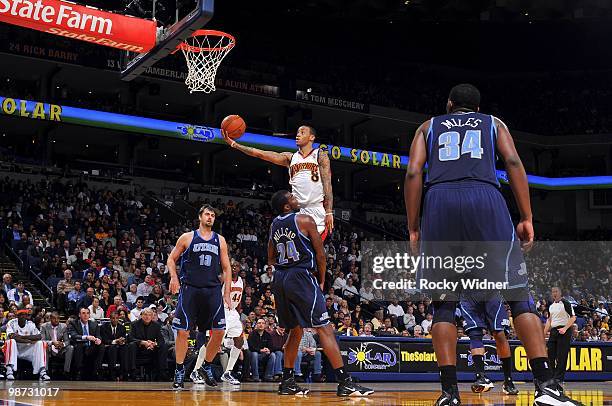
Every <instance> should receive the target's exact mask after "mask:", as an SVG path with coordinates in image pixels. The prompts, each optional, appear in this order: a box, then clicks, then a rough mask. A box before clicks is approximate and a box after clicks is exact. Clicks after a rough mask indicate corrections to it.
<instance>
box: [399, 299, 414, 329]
mask: <svg viewBox="0 0 612 406" xmlns="http://www.w3.org/2000/svg"><path fill="white" fill-rule="evenodd" d="M401 323H403V324H404V328H405V329H406V330H408V331H409V332H410V333H412V330H413V329H414V326H415V325H416V320H415V318H414V307H412V306H408V308H407V309H406V313H404V316H403V317H402V319H401Z"/></svg>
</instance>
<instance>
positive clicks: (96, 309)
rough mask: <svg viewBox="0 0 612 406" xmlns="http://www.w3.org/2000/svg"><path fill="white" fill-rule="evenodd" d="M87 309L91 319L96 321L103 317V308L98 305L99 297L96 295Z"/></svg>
mask: <svg viewBox="0 0 612 406" xmlns="http://www.w3.org/2000/svg"><path fill="white" fill-rule="evenodd" d="M90 289H91V288H90ZM88 309H89V314H90V317H91V319H92V320H94V321H97V320H100V319H103V318H104V310H103V309H102V308H101V307H100V299H98V298H97V297H94V298H93V301H92V302H91V304H90V305H89V307H88Z"/></svg>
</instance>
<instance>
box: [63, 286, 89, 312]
mask: <svg viewBox="0 0 612 406" xmlns="http://www.w3.org/2000/svg"><path fill="white" fill-rule="evenodd" d="M84 297H85V292H83V290H82V289H81V281H75V282H74V289H72V291H70V292H69V293H68V296H67V298H66V304H67V306H68V309H67V310H68V311H69V312H70V313H71V314H74V313H75V312H76V309H77V304H78V303H79V302H80V301H81V300H82V299H83V298H84Z"/></svg>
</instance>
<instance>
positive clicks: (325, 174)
mask: <svg viewBox="0 0 612 406" xmlns="http://www.w3.org/2000/svg"><path fill="white" fill-rule="evenodd" d="M319 151H320V152H319V174H320V175H321V182H322V183H323V196H324V197H323V207H324V208H325V227H326V228H327V230H328V231H332V230H333V229H334V216H333V214H332V211H333V209H334V194H333V192H332V174H331V163H330V161H329V155H328V154H327V151H323V150H319Z"/></svg>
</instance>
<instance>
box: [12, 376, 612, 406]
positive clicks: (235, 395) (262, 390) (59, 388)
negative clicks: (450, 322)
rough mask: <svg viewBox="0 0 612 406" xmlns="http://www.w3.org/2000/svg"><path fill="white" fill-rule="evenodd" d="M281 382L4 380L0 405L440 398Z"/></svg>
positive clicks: (391, 403)
mask: <svg viewBox="0 0 612 406" xmlns="http://www.w3.org/2000/svg"><path fill="white" fill-rule="evenodd" d="M277 385H278V384H269V383H258V384H255V383H250V384H248V383H245V384H243V385H242V386H240V387H239V388H238V389H236V388H234V387H231V386H229V385H228V384H223V385H222V386H220V388H219V389H208V388H205V387H204V386H202V385H198V386H194V385H192V384H186V386H185V390H183V391H179V392H175V391H173V390H172V389H171V388H170V383H167V384H166V383H151V382H142V383H136V382H119V383H113V382H64V381H55V382H53V381H52V382H48V383H38V382H33V381H13V382H6V381H3V382H0V406H26V405H37V406H39V405H40V406H43V405H44V406H47V405H51V406H54V405H58V406H59V405H74V406H90V405H92V406H93V405H96V406H98V405H100V406H111V405H130V406H157V405H159V406H165V405H196V406H199V405H201V406H208V405H210V406H216V405H226V406H239V405H249V406H267V405H275V406H276V405H296V406H306V405H309V406H310V405H313V406H315V405H347V406H352V405H388V406H396V405H397V406H430V405H432V404H433V402H434V401H435V399H436V398H437V397H438V395H439V392H438V384H437V383H433V382H432V383H368V384H366V385H369V386H372V387H373V388H374V389H375V390H376V393H375V394H374V395H372V396H370V397H368V398H339V397H337V396H336V394H335V390H336V385H335V384H330V383H328V384H310V385H308V384H306V385H305V386H309V387H310V389H311V392H310V394H309V395H308V396H306V397H291V396H278V395H277V394H276V389H277ZM517 387H518V389H519V390H520V391H521V393H520V394H519V395H518V396H506V395H504V394H503V393H502V392H501V385H500V384H498V385H496V387H495V388H494V389H493V390H491V391H490V392H488V393H485V394H482V395H475V394H472V393H471V392H470V389H469V385H468V384H460V390H461V391H462V392H461V394H462V397H461V400H462V403H463V404H464V405H487V406H488V405H491V406H492V405H517V406H519V405H520V406H531V405H532V404H533V384H531V383H517ZM566 392H567V393H568V394H570V395H571V396H572V397H574V398H575V399H577V400H580V401H581V402H582V403H583V404H585V405H591V406H602V405H610V406H612V382H589V383H572V382H570V383H567V384H566Z"/></svg>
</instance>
